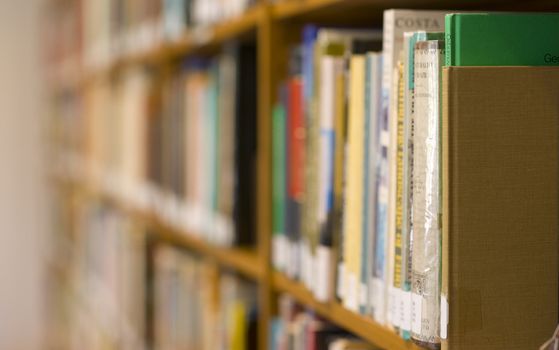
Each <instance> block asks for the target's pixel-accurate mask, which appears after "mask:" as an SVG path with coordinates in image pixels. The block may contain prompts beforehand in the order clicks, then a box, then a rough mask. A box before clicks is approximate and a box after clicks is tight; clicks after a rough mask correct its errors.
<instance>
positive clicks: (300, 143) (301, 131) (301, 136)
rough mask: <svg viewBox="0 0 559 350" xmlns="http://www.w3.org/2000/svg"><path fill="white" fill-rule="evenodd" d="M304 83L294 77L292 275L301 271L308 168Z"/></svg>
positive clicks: (291, 106)
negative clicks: (302, 231) (302, 212)
mask: <svg viewBox="0 0 559 350" xmlns="http://www.w3.org/2000/svg"><path fill="white" fill-rule="evenodd" d="M302 98H303V84H302V81H301V78H300V77H293V78H291V81H290V82H289V106H288V108H289V109H288V110H289V112H288V120H289V122H288V135H289V136H288V138H289V141H288V142H289V145H288V154H289V164H288V168H289V182H288V192H289V201H288V209H287V210H288V216H289V221H288V224H289V228H288V234H289V237H290V244H289V247H290V248H289V250H290V257H291V258H290V266H289V267H290V268H289V269H288V274H289V275H290V277H292V278H296V277H297V276H298V275H299V272H298V270H299V261H300V260H299V258H300V255H299V241H300V238H301V205H302V200H303V194H304V169H305V120H304V115H303V101H302Z"/></svg>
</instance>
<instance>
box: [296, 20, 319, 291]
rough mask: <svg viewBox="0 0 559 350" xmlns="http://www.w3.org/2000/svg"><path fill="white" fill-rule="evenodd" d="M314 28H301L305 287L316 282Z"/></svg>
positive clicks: (316, 50)
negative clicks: (304, 135)
mask: <svg viewBox="0 0 559 350" xmlns="http://www.w3.org/2000/svg"><path fill="white" fill-rule="evenodd" d="M316 37H317V28H316V27H314V26H312V25H311V26H307V27H306V28H305V29H304V30H303V56H302V60H303V62H302V63H303V66H302V68H303V110H304V117H305V123H306V124H305V126H306V138H305V164H304V182H305V192H304V200H303V206H302V220H301V224H302V229H301V231H302V232H301V240H300V253H301V262H302V265H301V269H302V271H301V272H302V281H303V283H304V284H305V285H306V286H307V288H308V289H309V290H311V291H312V290H313V287H314V286H315V285H316V284H315V281H314V277H315V276H316V274H314V273H313V271H314V270H315V256H314V253H315V248H316V246H317V243H318V242H317V241H318V221H317V202H318V192H319V181H318V178H317V176H318V174H317V173H318V169H319V166H320V164H319V163H320V155H319V142H320V125H319V124H320V118H319V115H318V103H319V101H318V99H319V96H318V93H317V91H318V86H320V84H319V83H318V82H319V80H320V73H321V69H320V65H321V57H322V52H321V51H320V45H318V44H317V41H316Z"/></svg>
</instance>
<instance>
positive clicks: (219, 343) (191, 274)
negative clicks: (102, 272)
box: [153, 246, 258, 350]
mask: <svg viewBox="0 0 559 350" xmlns="http://www.w3.org/2000/svg"><path fill="white" fill-rule="evenodd" d="M154 253H155V255H154V257H155V264H154V316H153V317H154V318H153V322H154V325H155V329H154V346H155V347H154V348H155V349H159V350H166V349H169V350H170V349H231V350H250V349H256V348H257V345H256V340H257V328H256V326H257V318H258V309H257V303H256V301H257V290H256V286H255V285H254V284H253V283H251V282H249V281H245V280H243V279H241V278H240V277H238V276H235V275H234V274H232V273H221V274H220V273H219V271H217V269H216V266H215V265H212V264H211V263H209V262H207V261H204V258H203V257H196V256H194V255H191V254H189V253H187V252H184V251H180V250H178V249H177V248H173V247H170V246H158V247H157V248H156V250H155V252H154Z"/></svg>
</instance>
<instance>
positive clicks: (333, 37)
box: [272, 10, 559, 348]
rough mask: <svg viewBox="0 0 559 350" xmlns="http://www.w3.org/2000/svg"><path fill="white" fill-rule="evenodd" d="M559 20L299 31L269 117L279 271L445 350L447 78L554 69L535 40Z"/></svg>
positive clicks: (410, 22)
mask: <svg viewBox="0 0 559 350" xmlns="http://www.w3.org/2000/svg"><path fill="white" fill-rule="evenodd" d="M445 15H446V17H445ZM558 19H559V17H557V15H553V14H544V15H542V14H538V15H529V14H485V13H484V14H479V13H478V14H475V13H468V14H465V13H463V14H448V12H443V11H411V10H388V11H385V13H384V24H383V25H384V28H383V30H382V32H380V31H374V30H373V31H356V30H354V29H351V30H349V29H339V28H323V27H318V26H314V25H309V26H307V27H305V28H304V29H303V32H302V35H301V36H302V41H301V43H300V44H298V45H295V46H294V47H293V49H292V51H291V55H290V57H289V76H288V77H287V79H286V80H285V83H284V84H283V85H282V86H281V87H280V89H279V91H280V94H279V97H278V103H277V105H276V107H275V108H274V113H273V116H272V118H273V172H272V173H273V212H274V217H273V234H274V236H273V245H274V247H273V248H274V249H273V251H274V258H273V263H274V265H275V266H276V268H278V269H280V270H283V271H285V272H286V273H287V274H288V275H289V276H290V277H292V278H298V279H300V280H301V281H302V282H303V283H304V284H305V285H306V286H307V287H308V288H309V289H310V290H311V291H313V292H314V294H315V296H316V298H317V299H318V300H321V301H327V300H330V299H333V298H339V299H341V300H342V302H343V304H344V305H345V306H346V307H347V308H348V309H350V310H353V311H355V312H359V313H362V314H364V315H368V316H370V317H372V318H374V319H375V320H376V321H377V322H379V323H381V324H385V325H387V326H389V327H391V328H393V329H394V330H395V331H396V332H398V333H400V334H401V335H402V337H404V338H405V339H409V338H412V339H413V340H414V341H416V342H417V343H419V344H421V345H424V346H428V347H431V348H438V347H440V344H441V339H445V338H446V336H447V333H446V322H447V321H448V304H447V302H446V295H445V294H444V293H442V292H441V286H442V263H441V261H442V260H443V259H442V256H443V252H442V229H441V227H442V220H441V218H442V202H441V198H442V190H441V189H442V184H441V172H442V166H441V159H442V157H441V142H442V141H441V137H440V135H441V133H442V127H441V119H442V110H441V106H442V98H441V95H442V92H443V88H442V86H441V81H442V68H443V66H444V65H445V64H446V65H447V66H482V65H489V66H495V65H501V66H506V65H509V66H510V65H532V66H552V65H558V64H559V62H558V60H553V59H550V58H549V57H551V56H550V54H549V52H556V51H557V49H558V47H557V42H554V43H552V42H551V41H542V40H537V39H529V38H542V37H545V35H547V34H546V33H549V32H552V31H554V30H556V29H557V23H558V22H557V21H558ZM525 23H529V24H530V25H529V26H527V25H526V24H525ZM504 52H506V55H505V54H503V53H504ZM546 57H548V58H547V59H546ZM443 108H444V106H443Z"/></svg>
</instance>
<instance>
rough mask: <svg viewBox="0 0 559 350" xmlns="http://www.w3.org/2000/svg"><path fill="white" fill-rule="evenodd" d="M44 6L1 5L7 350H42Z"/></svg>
mask: <svg viewBox="0 0 559 350" xmlns="http://www.w3.org/2000/svg"><path fill="white" fill-rule="evenodd" d="M38 3H39V0H0V349H10V350H19V349H25V350H28V349H29V350H31V349H42V348H43V346H42V342H41V340H40V334H41V325H42V316H41V315H42V304H41V298H42V296H43V294H44V291H43V288H42V283H43V280H42V266H43V265H44V264H43V257H44V252H43V248H42V246H43V243H44V235H43V233H44V232H46V226H47V225H46V224H45V215H44V213H45V210H44V209H45V207H44V205H43V204H42V203H45V201H44V199H45V198H44V196H45V195H44V193H45V188H44V186H43V185H42V183H43V181H44V176H43V174H42V171H41V169H42V161H43V157H42V154H41V152H42V150H43V148H42V147H41V142H42V141H41V138H42V136H41V120H42V119H44V114H43V106H42V104H41V102H42V99H41V78H40V73H41V67H40V55H39V50H40V46H39V35H38V34H39V17H38V15H39V11H38V10H39V6H38Z"/></svg>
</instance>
